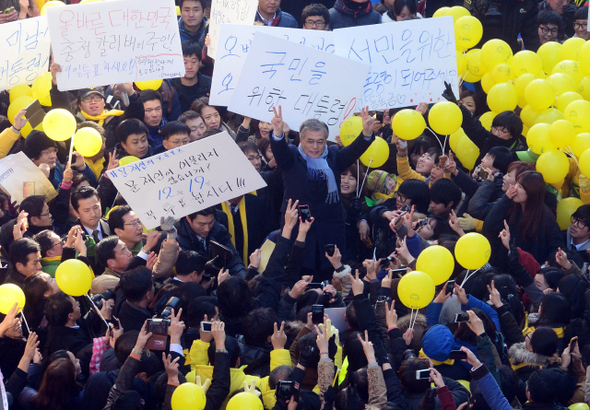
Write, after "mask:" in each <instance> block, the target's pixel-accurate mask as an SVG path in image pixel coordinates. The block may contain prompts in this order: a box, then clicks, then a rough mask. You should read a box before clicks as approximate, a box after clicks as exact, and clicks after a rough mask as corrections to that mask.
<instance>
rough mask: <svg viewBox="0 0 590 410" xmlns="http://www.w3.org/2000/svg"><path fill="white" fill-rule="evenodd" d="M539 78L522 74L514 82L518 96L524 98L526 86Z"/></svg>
mask: <svg viewBox="0 0 590 410" xmlns="http://www.w3.org/2000/svg"><path fill="white" fill-rule="evenodd" d="M536 79H537V76H536V75H534V74H522V75H520V76H518V77H517V78H516V80H514V88H516V94H518V96H519V97H524V90H526V86H527V85H529V83H530V82H531V81H533V80H536Z"/></svg>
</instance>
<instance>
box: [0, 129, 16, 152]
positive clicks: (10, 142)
mask: <svg viewBox="0 0 590 410" xmlns="http://www.w3.org/2000/svg"><path fill="white" fill-rule="evenodd" d="M19 137H20V133H16V132H14V131H13V130H12V127H8V128H6V129H5V130H4V131H2V132H1V133H0V159H1V158H4V157H5V156H7V155H8V153H9V152H10V150H11V149H12V147H13V146H14V144H15V143H16V142H17V141H18V139H19Z"/></svg>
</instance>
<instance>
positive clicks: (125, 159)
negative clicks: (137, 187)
mask: <svg viewBox="0 0 590 410" xmlns="http://www.w3.org/2000/svg"><path fill="white" fill-rule="evenodd" d="M137 161H139V158H137V157H134V156H133V155H127V156H126V157H123V158H121V159H120V160H119V166H120V167H122V166H124V165H129V164H133V163H134V162H137Z"/></svg>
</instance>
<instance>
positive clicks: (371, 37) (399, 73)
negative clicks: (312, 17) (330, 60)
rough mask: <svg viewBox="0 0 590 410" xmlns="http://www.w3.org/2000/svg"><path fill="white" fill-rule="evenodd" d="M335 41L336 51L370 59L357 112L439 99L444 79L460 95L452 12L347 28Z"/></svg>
mask: <svg viewBox="0 0 590 410" xmlns="http://www.w3.org/2000/svg"><path fill="white" fill-rule="evenodd" d="M334 41H335V43H336V54H337V55H339V56H342V57H346V58H349V59H351V60H352V61H359V62H363V63H367V64H371V71H370V72H369V75H368V76H367V77H366V80H365V82H364V86H363V90H362V94H360V95H359V97H360V98H359V100H358V106H357V111H360V107H363V106H366V105H368V106H369V109H371V110H376V109H385V108H396V107H407V106H411V105H417V104H419V103H421V102H425V103H435V102H437V101H439V100H441V98H442V97H441V93H442V92H443V91H444V81H446V82H448V83H450V84H451V85H453V87H454V88H455V92H456V95H459V94H458V91H459V88H458V78H457V58H456V53H455V29H454V26H453V18H452V17H451V16H445V17H437V18H431V19H415V20H407V21H398V22H395V23H386V24H375V25H371V26H363V27H352V28H344V29H340V30H335V31H334Z"/></svg>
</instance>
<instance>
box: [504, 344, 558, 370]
mask: <svg viewBox="0 0 590 410" xmlns="http://www.w3.org/2000/svg"><path fill="white" fill-rule="evenodd" d="M508 357H509V358H510V363H512V365H513V366H516V365H520V364H529V365H531V366H542V367H547V366H548V365H550V364H553V362H554V360H553V357H551V358H549V357H547V356H544V355H542V354H538V353H533V352H531V351H529V350H527V348H526V347H525V343H524V342H522V343H515V344H513V345H512V346H510V349H508ZM550 359H551V360H550Z"/></svg>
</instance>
